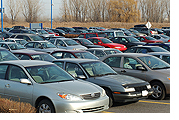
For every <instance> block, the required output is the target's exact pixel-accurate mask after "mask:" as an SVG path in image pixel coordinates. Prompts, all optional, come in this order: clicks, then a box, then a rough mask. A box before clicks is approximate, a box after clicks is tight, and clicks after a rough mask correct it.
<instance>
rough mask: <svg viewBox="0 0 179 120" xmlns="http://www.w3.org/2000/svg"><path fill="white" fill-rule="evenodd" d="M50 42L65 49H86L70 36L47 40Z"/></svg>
mask: <svg viewBox="0 0 179 120" xmlns="http://www.w3.org/2000/svg"><path fill="white" fill-rule="evenodd" d="M49 42H51V43H52V44H54V45H56V46H57V47H58V48H61V49H67V50H86V49H87V48H86V47H85V46H82V45H80V44H79V43H77V42H76V41H74V40H73V39H71V38H57V39H52V40H49Z"/></svg>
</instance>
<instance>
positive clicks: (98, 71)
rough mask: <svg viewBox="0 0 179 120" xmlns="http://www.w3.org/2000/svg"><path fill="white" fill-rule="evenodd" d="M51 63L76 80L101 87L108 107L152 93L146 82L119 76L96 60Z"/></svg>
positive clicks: (61, 60) (60, 60)
mask: <svg viewBox="0 0 179 120" xmlns="http://www.w3.org/2000/svg"><path fill="white" fill-rule="evenodd" d="M53 62H54V63H55V64H57V65H59V66H60V67H62V68H63V69H64V70H66V71H67V72H69V73H70V74H72V75H73V76H75V77H76V78H80V79H83V80H84V81H88V82H92V83H95V84H97V85H99V86H101V87H102V88H103V89H104V90H105V91H106V94H107V95H108V97H109V106H112V104H113V102H114V101H115V102H129V101H138V99H141V98H145V97H147V96H148V95H150V94H151V93H152V92H153V91H152V89H151V86H150V85H149V83H148V82H144V81H143V80H140V79H137V78H134V77H129V76H124V75H119V74H117V73H116V72H115V71H114V70H113V69H112V68H111V67H109V66H108V65H106V64H105V63H103V62H101V61H98V60H89V59H58V60H55V61H53Z"/></svg>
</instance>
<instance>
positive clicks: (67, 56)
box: [63, 53, 75, 58]
mask: <svg viewBox="0 0 179 120" xmlns="http://www.w3.org/2000/svg"><path fill="white" fill-rule="evenodd" d="M63 58H75V56H74V55H73V54H71V53H64V55H63Z"/></svg>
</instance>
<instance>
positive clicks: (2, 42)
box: [0, 42, 17, 44]
mask: <svg viewBox="0 0 179 120" xmlns="http://www.w3.org/2000/svg"><path fill="white" fill-rule="evenodd" d="M0 43H5V44H17V43H15V42H0Z"/></svg>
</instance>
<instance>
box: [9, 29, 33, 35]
mask: <svg viewBox="0 0 179 120" xmlns="http://www.w3.org/2000/svg"><path fill="white" fill-rule="evenodd" d="M8 32H10V33H27V34H36V33H35V32H33V31H31V30H26V29H11V30H9V31H8Z"/></svg>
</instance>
